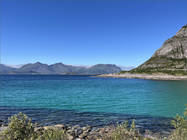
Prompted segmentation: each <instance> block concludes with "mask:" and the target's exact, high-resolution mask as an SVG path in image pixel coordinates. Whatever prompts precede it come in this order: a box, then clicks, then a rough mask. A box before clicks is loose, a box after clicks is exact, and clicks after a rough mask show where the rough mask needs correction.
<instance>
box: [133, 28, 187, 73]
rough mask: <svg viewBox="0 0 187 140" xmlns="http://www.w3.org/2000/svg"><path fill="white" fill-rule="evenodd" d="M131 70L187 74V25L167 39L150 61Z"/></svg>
mask: <svg viewBox="0 0 187 140" xmlns="http://www.w3.org/2000/svg"><path fill="white" fill-rule="evenodd" d="M131 72H135V73H136V72H141V73H149V72H151V73H152V72H161V73H169V74H176V73H179V74H187V25H185V26H183V27H182V28H181V29H180V30H179V31H178V32H177V33H176V35H175V36H173V37H172V38H170V39H168V40H166V41H165V42H164V44H163V45H162V47H161V48H160V49H158V50H157V51H156V52H155V53H154V54H153V56H152V57H151V58H150V59H149V60H148V61H146V62H145V63H143V64H142V65H140V66H139V67H137V68H136V69H133V70H132V71H131Z"/></svg>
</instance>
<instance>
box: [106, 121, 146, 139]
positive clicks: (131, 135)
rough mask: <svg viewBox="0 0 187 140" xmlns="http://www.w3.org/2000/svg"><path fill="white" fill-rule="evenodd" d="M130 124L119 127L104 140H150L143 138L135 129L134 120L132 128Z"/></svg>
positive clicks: (126, 123)
mask: <svg viewBox="0 0 187 140" xmlns="http://www.w3.org/2000/svg"><path fill="white" fill-rule="evenodd" d="M128 125H129V124H128V122H125V123H123V124H121V125H118V126H117V127H116V128H115V130H114V131H113V132H112V133H111V134H108V135H107V136H106V137H104V140H149V138H145V137H143V136H141V134H140V133H139V131H137V130H136V129H135V121H134V120H133V121H132V123H131V126H130V128H128Z"/></svg>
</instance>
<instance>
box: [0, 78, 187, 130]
mask: <svg viewBox="0 0 187 140" xmlns="http://www.w3.org/2000/svg"><path fill="white" fill-rule="evenodd" d="M186 103H187V81H158V80H142V79H120V78H98V77H90V76H62V75H9V76H7V75H2V76H0V120H1V119H5V120H7V118H8V117H9V116H10V115H13V114H15V113H17V112H20V111H22V112H24V113H26V114H27V115H29V116H30V117H32V118H33V120H34V121H36V122H38V123H40V124H42V125H51V124H58V123H67V124H72V125H74V124H79V125H86V124H88V125H95V126H101V125H107V124H112V123H116V122H121V121H124V120H132V119H136V120H137V122H139V124H141V125H142V126H144V127H151V126H152V128H153V127H154V126H155V127H154V129H158V128H159V127H160V128H161V127H163V128H165V127H166V126H167V128H168V126H169V125H168V121H169V119H168V118H171V117H174V116H175V115H176V114H177V113H179V114H182V112H183V111H184V108H185V104H186ZM166 120H167V121H166ZM166 124H167V125H166Z"/></svg>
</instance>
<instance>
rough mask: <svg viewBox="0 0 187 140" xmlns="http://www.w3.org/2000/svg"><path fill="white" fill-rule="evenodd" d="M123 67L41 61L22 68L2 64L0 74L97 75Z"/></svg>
mask: <svg viewBox="0 0 187 140" xmlns="http://www.w3.org/2000/svg"><path fill="white" fill-rule="evenodd" d="M120 71H121V68H120V67H118V66H116V65H113V64H97V65H94V66H92V67H83V66H72V65H65V64H62V63H56V64H52V65H47V64H42V63H40V62H37V63H33V64H32V63H30V64H26V65H23V66H22V67H21V68H17V69H16V68H11V67H8V66H5V65H2V64H1V65H0V74H74V75H97V74H108V73H118V72H120Z"/></svg>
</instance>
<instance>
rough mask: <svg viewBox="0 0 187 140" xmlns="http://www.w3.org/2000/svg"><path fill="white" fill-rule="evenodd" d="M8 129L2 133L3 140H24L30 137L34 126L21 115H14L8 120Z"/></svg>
mask: <svg viewBox="0 0 187 140" xmlns="http://www.w3.org/2000/svg"><path fill="white" fill-rule="evenodd" d="M9 121H10V122H9V124H8V128H7V129H5V130H4V131H3V133H2V137H3V139H5V140H25V139H29V138H30V137H32V135H33V134H34V128H35V126H34V125H33V124H32V123H31V119H29V118H28V117H27V116H26V115H24V114H23V113H19V114H18V115H14V116H12V117H11V118H10V119H9Z"/></svg>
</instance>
